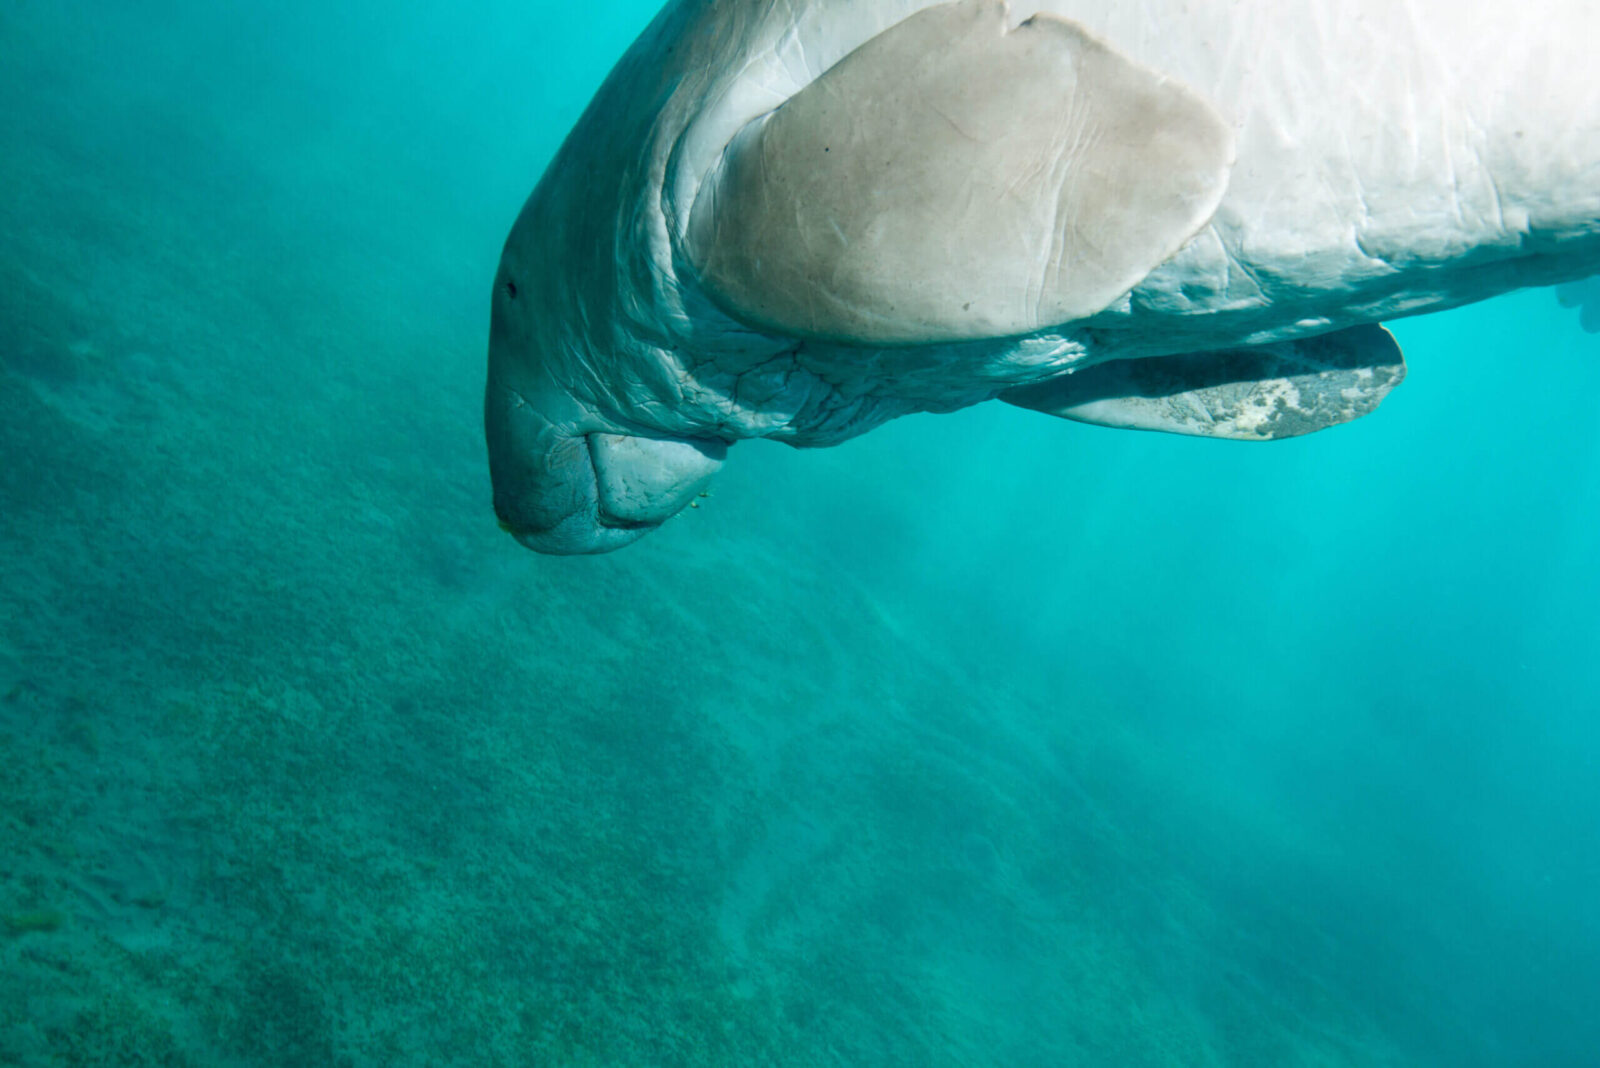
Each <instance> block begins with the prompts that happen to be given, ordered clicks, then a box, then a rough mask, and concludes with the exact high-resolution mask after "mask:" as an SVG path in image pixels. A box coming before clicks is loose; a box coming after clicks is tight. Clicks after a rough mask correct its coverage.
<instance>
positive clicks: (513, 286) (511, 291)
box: [505, 278, 517, 300]
mask: <svg viewBox="0 0 1600 1068" xmlns="http://www.w3.org/2000/svg"><path fill="white" fill-rule="evenodd" d="M505 291H506V296H507V297H509V298H511V299H512V300H516V299H517V283H515V282H513V281H512V280H511V279H509V278H507V279H506V282H505Z"/></svg>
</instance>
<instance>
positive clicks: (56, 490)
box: [0, 0, 1600, 1068]
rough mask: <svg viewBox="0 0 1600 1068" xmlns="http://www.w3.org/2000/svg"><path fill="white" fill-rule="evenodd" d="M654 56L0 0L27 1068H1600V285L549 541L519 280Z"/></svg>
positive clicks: (0, 403) (371, 16) (518, 31)
mask: <svg viewBox="0 0 1600 1068" xmlns="http://www.w3.org/2000/svg"><path fill="white" fill-rule="evenodd" d="M650 13H651V12H650V5H649V4H648V3H636V2H635V3H625V2H622V0H605V2H598V0H597V2H593V3H586V4H585V3H555V2H553V0H532V2H520V3H509V2H506V0H496V2H483V0H480V2H475V3H474V2H468V3H465V4H454V5H446V4H423V3H409V2H403V3H399V4H395V3H383V4H379V3H375V2H372V0H354V2H352V3H338V4H309V3H305V2H304V0H289V3H287V4H254V5H238V4H226V3H225V4H211V3H200V2H199V0H156V2H152V3H145V4H130V3H125V2H115V3H113V2H111V0H60V2H49V3H47V2H43V0H0V204H3V208H0V1064H4V1065H8V1066H9V1065H19V1066H42V1065H175V1066H177V1065H181V1066H194V1068H202V1066H206V1068H209V1066H223V1065H226V1066H258V1065H262V1066H264V1065H285V1066H295V1065H305V1066H316V1068H324V1066H338V1068H345V1066H347V1068H396V1066H427V1068H433V1066H450V1065H461V1066H494V1065H557V1066H567V1065H644V1066H673V1065H683V1066H696V1065H736V1066H741V1068H742V1066H756V1065H847V1066H867V1068H875V1066H892V1065H906V1066H918V1068H920V1066H944V1065H995V1066H1006V1068H1018V1066H1021V1068H1029V1066H1057V1065H1088V1066H1099V1065H1106V1066H1115V1068H1125V1066H1142V1065H1150V1066H1155V1065H1162V1066H1184V1068H1188V1066H1241V1068H1257V1066H1259V1068H1284V1066H1300V1065H1305V1066H1318V1068H1332V1066H1342V1065H1351V1066H1366V1065H1430V1066H1439V1068H1479V1066H1511V1068H1528V1066H1537V1068H1546V1066H1548V1068H1583V1066H1592V1065H1595V1064H1600V1053H1597V1051H1600V892H1597V889H1596V888H1597V886H1600V761H1597V759H1596V753H1597V749H1600V717H1597V714H1600V696H1597V695H1600V574H1597V569H1596V545H1597V536H1596V529H1597V519H1600V422H1597V419H1596V411H1597V407H1596V398H1597V397H1600V337H1597V336H1594V335H1591V334H1588V333H1586V332H1585V331H1584V330H1583V329H1582V323H1581V322H1580V313H1581V309H1580V306H1581V304H1582V300H1583V299H1584V296H1585V295H1584V294H1580V293H1577V292H1576V291H1573V292H1572V293H1570V294H1569V298H1570V299H1569V300H1568V302H1567V303H1568V304H1569V305H1570V306H1569V307H1563V306H1562V303H1561V302H1559V301H1558V300H1557V298H1556V296H1555V295H1554V294H1552V293H1551V292H1549V291H1531V292H1525V293H1520V294H1516V295H1513V296H1511V297H1508V298H1505V299H1501V300H1498V301H1495V302H1493V303H1491V304H1487V305H1483V306H1479V307H1476V308H1471V309H1466V310H1463V311H1460V312H1456V313H1452V314H1449V315H1445V316H1440V317H1436V318H1431V319H1423V320H1416V321H1408V322H1402V323H1400V324H1399V325H1398V327H1397V333H1398V335H1399V337H1400V339H1401V341H1402V343H1403V344H1404V345H1405V347H1406V349H1407V352H1408V354H1409V356H1410V360H1411V365H1412V374H1411V378H1410V380H1409V381H1408V382H1407V383H1406V384H1405V385H1404V386H1403V387H1402V388H1401V389H1400V390H1399V391H1398V392H1397V393H1396V394H1395V396H1394V397H1393V398H1391V399H1390V400H1389V401H1388V402H1387V404H1385V406H1384V408H1383V410H1382V411H1381V412H1379V413H1378V414H1377V415H1376V416H1374V417H1372V418H1370V419H1367V420H1364V421H1362V422H1360V423H1359V424H1356V425H1353V426H1350V427H1347V428H1343V429H1338V430H1334V431H1331V432H1328V433H1326V434H1320V435H1316V436H1313V437H1311V438H1307V439H1301V440H1295V441H1290V442H1286V443H1281V444H1277V445H1270V446H1247V445H1238V444H1230V443H1221V442H1210V441H1200V440H1192V439H1178V438H1168V437H1161V436H1157V435H1149V434H1136V433H1118V432H1113V431H1107V430H1100V429H1095V428H1090V427H1083V426H1078V425H1072V424H1067V423H1063V422H1059V421H1056V420H1051V419H1048V418H1045V417H1042V416H1039V415H1037V414H1034V413H1030V412H1026V411H1021V410H1016V409H1008V408H1004V407H1002V406H999V405H988V406H984V407H981V408H977V409H972V410H969V411H966V412H962V413H959V414H957V415H953V416H944V417H920V418H916V419H910V420H905V421H903V422H901V423H899V424H895V425H892V426H889V427H887V428H885V429H883V430H881V431H878V432H876V433H874V434H872V435H870V436H868V437H867V438H864V439H861V440H859V441H856V442H854V443H851V444H849V445H847V446H844V447H842V448H839V449H835V450H826V451H819V452H812V453H799V452H794V451H791V450H788V449H785V448H782V447H780V446H776V445H767V444H763V443H749V444H743V445H740V446H738V447H737V448H736V449H735V450H734V451H733V454H732V456H731V459H730V462H729V465H728V467H727V470H726V472H725V474H724V475H723V476H721V477H720V478H719V479H718V481H717V482H716V483H715V490H714V495H713V496H712V497H711V498H709V499H708V500H706V501H704V502H702V504H703V507H701V508H699V509H698V510H695V511H692V512H689V513H686V514H685V515H684V516H682V517H680V518H678V519H677V520H675V521H673V522H672V523H671V524H669V525H668V527H667V528H666V529H664V530H662V531H661V532H659V533H657V534H654V535H652V536H651V537H649V538H647V539H645V540H644V541H642V542H640V543H639V544H638V545H637V546H635V547H633V548H630V549H628V550H626V551H624V552H622V553H620V554H618V555H615V556H610V557H603V558H593V559H570V558H569V559H559V558H541V557H538V556H535V555H533V554H531V553H528V552H526V551H524V550H522V549H520V548H519V547H517V546H516V545H515V544H514V543H513V542H512V541H511V539H510V538H508V537H506V536H505V535H503V534H502V533H500V532H499V531H498V530H497V529H496V528H495V523H494V519H493V516H492V514H491V512H490V510H489V494H488V481H487V475H486V470H485V463H484V457H483V449H482V446H481V443H480V430H479V390H480V381H481V375H482V364H483V356H484V348H485V334H486V325H487V299H488V289H489V285H490V281H491V277H492V272H493V269H494V264H495V260H496V257H497V255H498V251H499V245H500V242H501V241H502V239H503V237H504V234H505V230H506V228H507V226H508V225H509V223H510V221H511V219H512V217H513V215H514V214H515V212H516V210H517V208H518V207H519V206H520V204H521V201H522V199H523V197H524V196H526V194H527V192H528V190H529V189H530V188H531V186H532V184H533V182H534V180H535V178H536V177H537V175H538V174H539V172H540V171H541V170H542V168H543V166H544V163H545V161H546V160H547V159H548V158H549V155H550V153H551V152H552V151H553V150H554V148H555V146H556V144H557V143H558V140H559V138H560V137H561V136H562V135H563V134H564V133H565V131H566V130H567V129H568V128H569V127H570V125H571V123H572V121H573V120H574V119H575V118H576V116H577V114H578V112H579V110H580V108H581V107H582V106H583V105H584V103H585V102H586V101H587V100H588V98H589V96H590V94H591V93H592V92H593V90H594V88H595V86H596V85H597V84H598V82H599V80H600V78H601V77H602V76H603V75H604V73H605V71H606V70H607V69H608V67H609V66H610V64H611V62H612V61H613V60H614V59H615V58H616V57H617V56H618V55H619V54H620V52H621V51H622V49H623V48H624V47H625V46H626V45H627V43H628V42H629V41H630V40H631V39H632V37H633V36H634V35H635V34H636V33H637V32H638V30H639V29H640V28H641V26H642V25H643V23H644V22H645V21H646V19H647V18H648V17H649V15H650Z"/></svg>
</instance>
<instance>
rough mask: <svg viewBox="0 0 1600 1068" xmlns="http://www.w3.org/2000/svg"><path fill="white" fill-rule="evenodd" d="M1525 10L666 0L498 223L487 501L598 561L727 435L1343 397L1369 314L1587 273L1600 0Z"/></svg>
mask: <svg viewBox="0 0 1600 1068" xmlns="http://www.w3.org/2000/svg"><path fill="white" fill-rule="evenodd" d="M1534 6H1535V7H1536V8H1537V12H1536V13H1535V15H1536V17H1535V15H1530V12H1529V10H1528V7H1527V5H1509V4H1505V3H1503V0H1412V2H1410V3H1404V4H1401V3H1395V2H1394V0H1148V2H1138V0H1116V2H1113V0H1053V2H1048V3H1036V2H1035V3H1020V2H1019V3H1016V4H1014V5H1012V6H1011V7H1010V8H1009V9H1006V8H1002V7H1001V6H1000V5H999V4H998V3H996V2H993V0H962V2H960V3H956V4H934V3H928V2H926V0H792V2H787V3H779V2H774V0H679V2H672V3H669V4H668V5H667V7H666V9H665V10H663V11H662V12H661V14H660V15H659V16H658V17H657V18H656V20H655V21H654V23H652V25H651V26H650V27H649V28H648V29H647V30H646V31H645V33H644V35H643V36H642V37H641V38H640V39H639V41H638V42H636V43H635V45H634V46H633V47H632V48H631V49H630V50H629V52H628V53H627V54H626V55H625V56H624V57H623V59H622V60H621V62H620V63H619V64H618V66H617V68H616V69H615V70H614V71H613V73H612V74H611V76H610V78H609V79H608V80H607V82H606V83H605V85H604V86H603V87H602V88H601V90H600V92H599V94H598V95H597V96H596V97H595V99H594V101H593V103H592V104H591V105H590V107H589V109H588V111H587V112H586V113H585V115H584V116H583V118H582V119H581V120H580V122H579V123H578V125H577V127H576V128H575V129H574V130H573V132H572V134H571V135H570V136H569V138H568V139H567V141H566V143H565V144H564V145H563V146H562V148H561V150H560V152H559V153H558V154H557V156H556V158H555V159H554V160H553V161H552V163H551V164H550V167H549V169H548V171H547V172H546V174H545V176H544V178H543V180H542V181H541V182H540V183H539V185H538V187H537V188H536V189H535V190H534V192H533V195H532V196H531V197H530V198H529V200H528V202H527V205H526V206H525V208H524V209H523V211H522V213H521V215H520V217H519V218H518V220H517V222H516V225H515V226H514V228H513V229H512V231H511V234H510V237H509V238H508V240H507V242H506V247H505V253H504V256H503V258H502V261H501V264H500V269H499V272H498V274H497V276H496V279H495V285H494V297H493V313H492V326H491V340H490V358H489V376H488V390H487V396H486V424H487V433H488V443H489V457H490V467H491V474H492V476H493V482H494V504H495V510H496V512H497V514H498V515H499V517H500V519H501V522H502V524H503V525H504V526H505V527H506V528H507V529H508V530H510V531H511V532H512V533H513V534H514V535H515V536H516V537H517V539H518V540H519V541H521V542H522V543H523V544H524V545H526V546H528V547H530V548H533V549H536V550H539V551H541V552H553V553H590V552H605V551H609V550H612V549H616V548H619V547H620V546H622V545H626V544H628V543H629V542H631V541H633V540H635V539H636V538H638V537H639V536H640V535H641V534H642V533H643V532H645V531H647V530H650V529H653V528H654V527H656V526H658V525H660V524H661V523H662V522H664V521H665V520H666V519H668V518H669V517H671V516H672V515H674V514H675V513H677V512H678V511H679V510H680V509H682V508H683V507H684V506H685V505H687V504H688V503H689V502H690V501H691V500H692V499H693V498H694V496H695V495H696V494H697V493H699V492H700V491H701V490H702V489H703V487H704V486H705V484H706V482H707V480H708V479H709V478H710V477H711V475H712V474H713V473H714V472H715V471H716V470H717V468H718V467H719V466H720V464H721V463H722V461H723V459H724V457H725V455H726V452H727V448H728V446H729V445H730V444H732V443H733V442H735V441H738V440H739V439H741V438H755V437H766V438H773V439H776V440H781V441H786V442H789V443H790V444H793V445H797V446H820V445H831V444H835V443H837V442H840V441H843V440H845V439H847V438H849V437H852V436H854V435H856V434H860V433H863V432H865V431H867V430H870V429H872V428H873V427H875V426H877V425H879V424H881V423H883V422H884V421H886V420H889V419H892V418H894V417H896V416H899V415H904V414H907V413H911V412H917V411H950V410H954V409H957V408H960V407H964V406H966V405H969V404H974V403H977V402H979V401H983V400H988V399H992V398H1000V399H1005V400H1008V401H1010V402H1012V403H1017V404H1021V405H1023V406H1026V407H1030V408H1036V409H1038V410H1040V411H1043V412H1047V413H1049V414H1054V415H1058V416H1062V417H1066V418H1071V419H1079V420H1082V421H1087V422H1095V423H1103V424H1107V425H1113V426H1128V427H1138V428H1144V429H1160V430H1168V431H1175V432H1179V433H1192V434H1205V435H1210V436H1225V437H1236V438H1245V439H1252V438H1254V439H1268V438H1273V437H1284V436H1290V435H1292V434H1296V433H1303V432H1305V431H1307V430H1314V429H1318V428H1320V427H1322V426H1328V425H1333V424H1335V423H1338V422H1343V421H1347V420H1348V419H1351V418H1355V417H1357V416H1359V415H1362V414H1365V413H1366V412H1369V411H1371V410H1372V408H1374V407H1375V406H1376V404H1377V402H1378V401H1379V400H1381V399H1382V396H1383V395H1384V394H1385V393H1387V391H1388V389H1389V388H1391V387H1392V386H1393V385H1394V384H1396V383H1397V382H1398V381H1399V379H1400V377H1401V375H1402V374H1403V366H1402V364H1401V362H1400V359H1399V354H1398V351H1397V350H1395V349H1394V348H1393V343H1392V341H1391V340H1389V339H1388V337H1387V335H1386V333H1384V332H1383V331H1381V330H1379V329H1378V328H1377V327H1374V326H1370V325H1368V324H1373V323H1377V322H1380V321H1383V320H1386V319H1389V318H1394V317H1398V316H1402V315H1409V314H1416V313H1419V312H1425V311H1434V310H1438V309H1442V308H1448V307H1451V306H1455V305H1459V304H1462V303H1466V302H1470V301H1474V300H1479V299H1482V298H1485V297H1488V296H1491V295H1494V294H1496V293H1499V292H1503V291H1506V290H1509V289H1513V288H1516V287H1519V286H1524V285H1538V284H1550V283H1555V282H1562V281H1567V280H1571V279H1575V278H1579V277H1582V276H1584V275H1588V274H1592V273H1595V272H1596V271H1600V79H1596V78H1594V77H1593V76H1592V75H1591V74H1590V73H1589V71H1590V70H1591V68H1590V66H1589V63H1590V53H1591V52H1592V48H1593V42H1594V41H1596V40H1600V14H1596V13H1595V12H1596V9H1597V8H1600V5H1593V4H1592V3H1590V0H1541V2H1537V3H1536V4H1535V5H1534ZM919 13H920V14H919ZM1036 14H1039V15H1040V18H1039V19H1037V20H1036V21H1035V22H1034V23H1032V24H1029V25H1026V26H1024V25H1023V24H1024V22H1025V20H1027V19H1028V18H1030V17H1031V16H1034V15H1036ZM912 16H916V20H915V21H911V22H907V20H908V19H910V18H911V17H912ZM974 27H976V28H974ZM1019 27H1021V28H1020V29H1019ZM880 35H882V36H880ZM1001 38H1004V40H1003V41H1002V40H1000V39H1001ZM874 39H876V40H874ZM946 41H948V42H949V43H948V45H947V44H945V43H944V42H946ZM974 41H975V42H977V43H976V44H970V46H969V43H970V42H974ZM869 42H870V46H869V47H867V48H862V46H863V45H868V44H869ZM858 49H860V52H859V53H858V54H857V55H855V56H851V53H852V52H856V51H857V50H858ZM1007 49H1010V50H1011V51H1007ZM847 56H851V59H850V62H849V63H841V61H842V60H844V59H845V57H847ZM929 57H933V58H934V59H936V60H938V61H939V62H945V61H946V60H948V64H950V65H947V66H946V67H940V66H939V65H938V62H931V61H930V60H929ZM835 68H837V69H835ZM941 79H942V80H941ZM808 88H809V89H810V91H809V92H807V90H808ZM802 94H805V95H802ZM1058 120H1059V121H1058ZM1074 122H1075V123H1076V124H1077V125H1076V126H1074V125H1073V123H1074ZM919 123H920V125H919ZM975 123H976V124H978V125H976V126H975V125H973V124H975ZM1008 123H1010V125H1009V126H1007V124H1008ZM984 124H989V126H993V127H994V128H995V129H996V130H997V131H998V132H996V133H994V135H993V136H990V133H989V130H988V126H985V125H984ZM897 131H912V132H914V133H916V134H917V139H916V140H913V139H912V137H911V135H910V134H906V133H897ZM941 131H942V133H941ZM951 131H954V132H951ZM974 131H977V135H976V136H974ZM1108 131H1109V132H1108ZM941 136H942V137H944V138H946V140H945V141H939V138H940V137H941ZM899 138H904V140H903V141H902V140H898V139H899ZM930 145H932V147H930ZM839 146H842V147H841V148H840V154H839V155H838V156H835V155H834V153H833V149H834V148H835V147H839ZM971 146H976V147H971ZM819 147H821V148H822V149H823V150H824V151H826V152H827V153H828V154H827V155H826V156H819V155H816V154H815V153H816V150H817V149H818V148H819ZM852 153H854V154H853V155H852ZM1141 153H1145V155H1141ZM880 164H881V166H880ZM834 166H837V168H838V169H837V170H833V171H830V170H829V169H828V168H829V167H834ZM879 173H883V174H886V175H892V177H885V178H884V179H882V180H881V182H880V181H879V180H878V179H877V178H875V177H874V175H876V174H879ZM1014 179H1015V180H1014ZM986 183H987V184H986ZM1097 183H1098V184H1097ZM997 190H998V191H997ZM1041 220H1042V222H1041ZM1041 226H1042V229H1039V227H1041ZM1052 228H1053V229H1052ZM1008 242H1009V243H1008ZM930 250H931V251H930ZM940 250H943V251H942V252H941V251H940ZM1206 354H1211V355H1210V356H1207V355H1206ZM1516 356H1517V357H1520V358H1530V359H1531V358H1534V354H1516ZM1146 361H1149V362H1146ZM1065 440H1067V439H1064V442H1065ZM1064 447H1065V445H1064Z"/></svg>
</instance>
